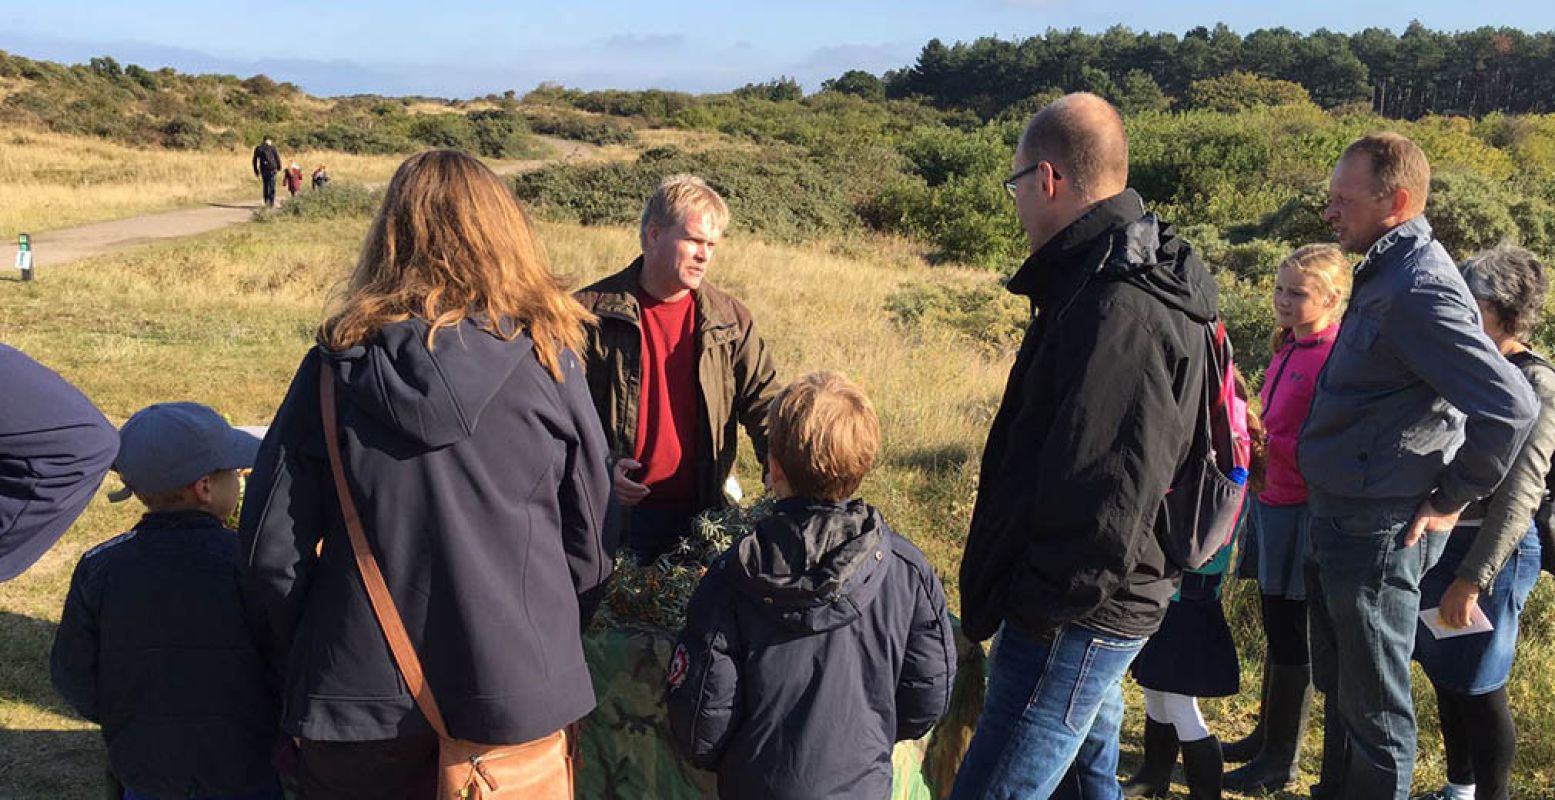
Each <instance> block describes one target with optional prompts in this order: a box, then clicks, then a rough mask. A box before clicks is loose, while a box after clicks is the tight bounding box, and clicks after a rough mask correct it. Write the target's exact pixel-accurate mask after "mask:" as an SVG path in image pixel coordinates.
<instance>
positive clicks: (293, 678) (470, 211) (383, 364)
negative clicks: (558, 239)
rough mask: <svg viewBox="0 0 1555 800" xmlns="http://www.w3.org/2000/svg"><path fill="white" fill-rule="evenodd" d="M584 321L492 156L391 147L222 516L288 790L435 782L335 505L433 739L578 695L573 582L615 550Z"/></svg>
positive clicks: (600, 577) (595, 575) (586, 699)
mask: <svg viewBox="0 0 1555 800" xmlns="http://www.w3.org/2000/svg"><path fill="white" fill-rule="evenodd" d="M588 320H589V314H588V312H586V311H584V310H583V308H582V307H581V306H579V305H578V304H577V303H576V302H575V301H573V299H572V298H571V296H570V295H569V294H568V293H567V287H566V286H565V284H564V283H563V281H561V280H560V279H558V278H557V276H556V275H555V274H553V273H552V272H551V270H550V268H549V266H548V264H547V261H546V258H545V253H544V250H543V248H542V247H541V245H540V243H539V241H538V240H537V239H536V237H535V232H534V227H533V225H532V224H531V223H530V221H529V219H528V217H527V215H526V214H525V213H524V210H523V208H522V207H521V206H520V205H519V203H518V201H517V200H516V199H515V198H514V197H513V195H512V194H511V192H510V191H509V190H508V188H507V187H506V186H505V185H504V184H503V182H502V181H501V179H500V178H498V177H497V176H496V175H495V174H494V173H492V172H491V171H490V170H489V169H487V168H486V167H485V166H484V165H482V164H481V163H480V162H479V161H477V160H475V159H474V158H471V157H470V156H467V155H464V154H461V153H457V152H452V151H431V152H425V153H421V154H418V155H415V156H412V157H411V158H409V159H407V160H406V161H405V163H404V164H402V165H401V166H400V168H399V171H398V172H396V173H395V175H394V179H393V180H392V181H391V182H390V184H389V188H388V191H387V195H386V196H385V198H384V201H383V206H382V208H381V209H380V210H379V212H378V215H377V218H376V219H375V220H374V221H373V224H372V227H371V229H370V230H369V232H368V234H367V241H366V243H365V245H364V246H363V248H362V254H361V259H360V261H359V263H358V264H357V267H356V270H355V272H354V274H353V275H352V276H351V278H350V280H349V282H348V283H347V286H346V288H345V291H344V293H343V296H342V297H341V299H340V300H339V302H338V303H337V305H336V307H335V308H334V309H333V310H332V312H331V313H330V314H329V315H328V317H327V319H326V320H325V322H324V323H323V325H322V326H320V329H319V334H318V344H317V346H315V347H314V348H313V349H311V350H310V351H309V352H308V354H307V355H306V356H305V357H304V358H303V361H302V366H301V367H300V368H299V369H298V371H297V375H296V377H295V378H294V379H293V381H292V385H291V388H290V390H289V391H288V393H287V395H286V399H285V401H284V403H283V404H282V406H281V409H280V411H279V412H278V413H277V414H276V418H275V422H274V424H273V425H272V427H271V428H270V432H269V435H268V436H267V437H266V439H265V443H264V445H263V447H262V448H261V450H260V454H259V463H258V465H257V466H256V467H255V470H254V474H253V476H252V477H251V478H250V479H249V483H248V495H247V499H246V501H245V503H244V510H243V517H242V523H241V525H240V532H241V534H242V538H243V546H244V552H245V554H246V558H247V565H246V569H247V579H248V580H247V586H246V591H247V596H248V601H249V605H250V607H251V608H252V609H253V612H254V614H255V616H256V621H257V623H258V624H259V626H260V631H261V634H262V638H263V639H264V641H265V642H266V643H267V645H268V651H269V652H268V655H269V657H270V658H271V659H273V662H272V664H273V668H274V670H275V671H276V672H277V673H279V674H280V675H282V676H283V679H284V688H283V691H282V697H283V699H284V709H283V714H282V727H283V729H284V730H285V731H286V732H287V733H288V734H290V735H292V736H295V737H298V738H299V739H300V740H301V768H300V771H301V775H300V784H301V795H302V796H303V797H407V798H408V797H422V796H428V795H429V794H430V793H431V792H432V786H433V783H434V782H435V780H436V779H435V774H436V767H437V754H438V738H437V736H435V735H434V733H433V730H432V726H430V725H429V722H428V715H427V714H424V713H423V712H422V711H421V707H418V702H417V700H415V699H413V698H412V694H411V692H410V691H408V690H407V682H406V681H405V680H404V679H402V677H401V667H402V666H403V657H402V654H401V653H399V652H398V651H396V652H394V653H391V645H390V644H389V643H388V641H387V640H386V633H385V631H386V630H387V626H383V627H381V626H380V618H381V613H380V614H378V615H375V611H374V607H373V605H372V604H371V603H370V601H369V592H368V590H367V589H366V588H365V587H364V581H365V580H366V578H365V577H364V576H365V575H366V574H367V569H366V568H365V567H360V568H359V565H358V563H357V561H355V560H354V558H356V557H355V556H354V555H353V550H352V543H351V538H352V536H355V535H357V534H356V533H354V532H352V531H351V530H350V525H351V523H349V522H347V517H348V516H349V515H346V514H343V513H342V507H343V506H345V507H349V505H347V503H349V504H350V505H354V507H355V510H356V512H357V516H358V517H359V519H360V527H359V530H360V531H361V532H362V533H363V534H364V537H363V538H365V540H366V541H367V542H368V543H369V545H370V551H371V556H372V559H370V561H372V562H374V563H376V564H377V565H378V567H379V568H381V573H382V576H383V582H384V584H386V585H387V589H388V592H387V594H388V595H389V596H390V597H391V598H392V601H393V603H392V607H393V609H395V610H396V611H397V616H398V617H399V619H400V620H401V621H402V623H403V628H404V630H405V633H406V634H407V637H408V640H409V642H410V644H411V646H412V648H413V650H414V653H415V654H416V655H417V656H419V661H420V664H421V666H422V667H423V668H424V673H425V685H426V688H427V690H428V692H429V693H430V694H431V696H432V697H434V698H435V701H436V707H437V708H438V709H439V710H440V715H439V716H440V717H441V721H442V722H443V723H444V724H445V725H446V729H447V733H448V734H449V735H450V736H451V737H453V738H456V739H460V740H465V741H468V742H479V743H484V744H519V743H526V742H540V741H542V740H549V739H552V738H559V737H561V735H562V734H561V731H562V729H563V728H565V727H566V726H567V725H568V724H570V723H572V722H574V721H575V720H577V719H579V718H580V717H582V716H583V715H585V714H587V713H588V712H589V711H590V710H591V709H592V708H593V706H594V695H593V691H592V689H591V686H590V682H589V675H588V670H587V667H586V665H585V664H584V661H583V651H582V644H581V640H580V630H581V625H582V617H583V616H585V615H584V614H583V613H581V612H580V607H581V606H582V605H584V604H583V603H581V602H580V599H579V598H580V596H581V595H583V594H584V593H585V592H587V591H588V590H590V589H592V588H594V587H596V586H598V585H599V584H601V583H602V582H603V581H604V580H605V579H606V578H607V577H608V575H609V572H610V564H611V557H610V554H609V553H608V552H606V549H605V547H604V546H603V544H602V542H601V540H600V529H601V522H602V520H603V517H604V511H605V504H606V502H607V499H608V496H609V488H610V484H609V476H608V474H607V471H606V463H605V462H606V455H607V451H606V446H605V441H604V435H603V433H602V432H601V430H600V426H599V421H598V418H597V416H596V415H595V413H594V408H593V405H592V403H591V402H590V400H589V394H588V388H587V385H586V381H585V379H584V373H583V370H582V368H581V366H580V364H579V363H578V359H577V357H576V356H575V355H574V353H575V352H576V351H577V348H578V347H579V345H580V344H581V342H582V339H583V330H582V326H583V325H584V324H586V323H587V322H588ZM321 379H322V380H323V382H325V383H327V384H328V388H329V390H330V392H332V394H333V397H334V400H333V403H328V402H327V401H326V403H325V404H321V401H320V397H321V389H323V388H325V387H322V386H321ZM325 396H326V397H328V396H329V395H325ZM325 407H328V408H330V409H331V412H332V416H333V421H332V423H331V424H330V425H327V424H326V422H327V418H326V416H325V412H323V411H321V408H325ZM331 425H332V426H333V427H335V428H336V429H337V430H338V433H336V432H330V433H328V434H326V427H330V426H331ZM330 437H334V438H335V439H336V440H337V441H338V445H339V446H338V448H330V447H329V445H328V444H327V443H326V442H327V440H328V439H329V438H330ZM331 449H333V450H334V455H335V456H336V457H337V458H338V466H339V468H340V470H341V474H342V476H343V477H342V484H343V485H341V486H338V487H337V485H336V478H335V473H334V472H333V468H334V466H335V465H332V463H331V455H332V454H331ZM321 540H322V541H321ZM397 661H398V662H400V663H398V664H397ZM555 752H558V753H561V752H564V751H563V750H562V749H561V748H557V749H556V750H555ZM546 796H551V795H549V794H548V795H546Z"/></svg>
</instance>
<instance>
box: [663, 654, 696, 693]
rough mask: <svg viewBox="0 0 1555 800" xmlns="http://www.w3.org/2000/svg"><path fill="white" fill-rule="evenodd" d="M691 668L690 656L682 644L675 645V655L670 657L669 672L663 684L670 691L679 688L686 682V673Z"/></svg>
mask: <svg viewBox="0 0 1555 800" xmlns="http://www.w3.org/2000/svg"><path fill="white" fill-rule="evenodd" d="M690 667H691V656H690V654H689V653H687V652H686V646H685V645H683V644H677V645H675V653H674V654H673V655H671V656H670V668H669V672H668V673H666V674H665V676H664V682H665V683H667V684H669V687H670V691H672V692H673V691H675V690H676V689H679V688H680V685H681V684H683V683H685V682H686V673H687V672H688V671H689V670H690Z"/></svg>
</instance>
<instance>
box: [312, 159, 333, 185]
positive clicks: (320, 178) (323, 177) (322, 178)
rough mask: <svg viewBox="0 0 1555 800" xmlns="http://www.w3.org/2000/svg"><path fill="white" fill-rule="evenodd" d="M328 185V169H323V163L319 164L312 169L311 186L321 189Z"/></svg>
mask: <svg viewBox="0 0 1555 800" xmlns="http://www.w3.org/2000/svg"><path fill="white" fill-rule="evenodd" d="M328 185H329V172H328V170H325V169H324V165H323V164H320V165H319V168H318V169H316V170H314V171H313V188H315V189H322V188H324V187H325V186H328Z"/></svg>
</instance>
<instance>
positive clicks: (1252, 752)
mask: <svg viewBox="0 0 1555 800" xmlns="http://www.w3.org/2000/svg"><path fill="white" fill-rule="evenodd" d="M1268 709H1269V662H1267V661H1265V662H1264V663H1263V687H1262V688H1261V689H1259V690H1258V724H1257V725H1255V726H1253V729H1252V731H1250V732H1249V733H1248V734H1247V735H1246V736H1243V737H1242V738H1240V739H1238V740H1236V741H1234V742H1231V743H1229V744H1223V745H1221V746H1220V755H1221V757H1222V758H1224V759H1225V760H1226V763H1227V764H1240V763H1242V762H1244V761H1252V760H1253V759H1254V758H1256V757H1257V756H1258V754H1259V753H1260V752H1262V751H1263V732H1264V719H1265V717H1266V716H1267V713H1268Z"/></svg>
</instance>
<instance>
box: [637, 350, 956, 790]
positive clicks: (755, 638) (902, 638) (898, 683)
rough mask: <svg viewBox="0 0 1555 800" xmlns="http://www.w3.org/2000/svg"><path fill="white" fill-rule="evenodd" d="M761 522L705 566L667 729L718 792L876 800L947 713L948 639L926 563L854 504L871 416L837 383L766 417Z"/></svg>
mask: <svg viewBox="0 0 1555 800" xmlns="http://www.w3.org/2000/svg"><path fill="white" fill-rule="evenodd" d="M767 421H768V427H769V431H770V453H769V455H768V466H769V470H770V481H771V489H772V491H773V493H774V494H775V495H777V497H778V504H777V507H776V508H775V510H774V512H773V514H772V516H771V517H769V518H767V519H765V520H763V521H762V522H761V523H760V524H759V525H758V526H757V527H756V530H755V531H753V532H752V533H750V534H748V535H747V536H745V537H744V538H742V539H741V540H739V541H738V542H736V543H735V544H734V546H733V547H731V548H730V549H729V550H728V552H726V553H724V554H723V555H722V556H719V558H718V559H717V560H716V561H715V562H713V565H712V566H711V567H710V568H709V570H708V573H707V576H706V577H704V578H703V579H702V582H701V584H700V585H699V586H698V587H697V590H696V593H695V594H694V595H693V596H692V598H691V603H690V607H689V608H688V609H687V611H686V628H685V630H683V631H682V632H681V634H680V640H679V642H678V643H677V644H676V646H675V651H674V654H673V655H672V656H671V658H670V665H669V673H668V677H667V682H668V690H667V703H668V706H669V718H670V727H671V729H672V730H673V732H674V735H675V740H676V742H677V744H678V746H679V747H680V749H681V751H682V753H683V754H684V755H685V756H686V758H687V759H688V760H689V761H690V762H691V763H692V764H693V765H695V766H698V767H701V768H703V769H716V770H717V771H718V791H719V794H720V795H721V796H723V797H738V798H742V800H746V799H748V798H807V799H808V798H830V797H836V798H869V797H875V798H883V797H889V796H890V794H891V751H892V748H893V746H894V744H895V743H896V742H897V741H900V740H903V739H915V738H917V737H920V736H923V735H924V734H925V733H927V732H928V730H929V728H931V727H932V726H933V725H934V723H935V722H936V721H938V720H939V718H940V716H942V715H943V714H944V713H945V711H946V708H947V705H948V702H949V699H950V687H951V683H952V681H953V679H954V677H955V663H956V661H955V656H956V654H955V642H954V639H953V637H952V634H951V629H950V617H949V615H948V613H947V612H946V609H945V592H944V588H943V587H942V586H941V585H940V581H939V578H938V577H936V576H935V574H934V571H933V570H932V569H931V568H930V567H929V564H928V561H927V560H926V559H925V558H924V556H923V553H921V552H919V550H918V548H916V547H914V546H913V545H912V544H911V543H910V542H908V541H907V540H906V539H904V538H902V537H901V536H899V535H898V534H896V533H895V532H894V531H892V530H891V529H890V528H889V527H887V526H886V524H885V521H884V520H882V519H881V518H880V514H879V512H878V511H876V510H875V509H874V508H872V507H870V506H869V505H867V504H865V503H864V502H863V501H862V500H849V499H848V498H849V497H851V496H852V495H853V493H854V492H855V491H856V490H857V489H858V486H859V483H860V482H861V481H862V480H863V479H864V475H865V473H867V472H868V471H869V467H870V464H871V463H872V462H873V460H874V457H875V452H876V451H877V450H878V448H879V443H880V428H879V422H878V420H877V418H876V416H875V411H874V407H873V406H872V405H871V404H870V402H869V399H868V398H867V397H865V396H864V394H863V392H862V391H860V390H859V388H858V387H857V386H855V385H854V384H853V383H851V382H849V381H848V380H847V379H845V378H843V377H842V376H840V375H837V374H835V373H816V374H813V375H809V376H807V377H805V378H802V379H800V380H799V381H797V382H795V383H793V384H792V385H790V386H788V387H787V388H785V389H784V390H783V391H782V392H781V393H780V394H779V395H778V396H777V398H776V399H775V400H774V402H773V404H772V407H771V409H770V411H769V412H768V420H767Z"/></svg>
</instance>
